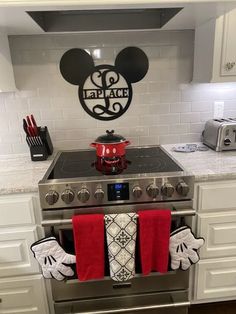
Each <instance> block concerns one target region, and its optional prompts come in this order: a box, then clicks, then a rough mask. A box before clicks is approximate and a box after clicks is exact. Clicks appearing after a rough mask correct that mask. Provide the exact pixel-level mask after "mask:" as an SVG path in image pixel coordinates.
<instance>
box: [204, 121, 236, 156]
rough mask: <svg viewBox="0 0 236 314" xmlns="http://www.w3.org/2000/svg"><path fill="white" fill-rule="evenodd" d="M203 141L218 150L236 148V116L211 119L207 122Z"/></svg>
mask: <svg viewBox="0 0 236 314" xmlns="http://www.w3.org/2000/svg"><path fill="white" fill-rule="evenodd" d="M203 143H204V144H205V145H207V146H209V147H211V148H212V149H214V150H215V151H217V152H220V151H225V150H235V149H236V118H227V119H226V118H222V119H211V120H208V121H207V122H206V124H205V129H204V131H203Z"/></svg>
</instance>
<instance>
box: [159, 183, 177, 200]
mask: <svg viewBox="0 0 236 314" xmlns="http://www.w3.org/2000/svg"><path fill="white" fill-rule="evenodd" d="M174 191H175V189H174V187H173V185H172V184H170V183H165V184H164V185H163V186H162V188H161V194H162V195H164V196H166V197H171V196H172V195H173V193H174Z"/></svg>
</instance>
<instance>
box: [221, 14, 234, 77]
mask: <svg viewBox="0 0 236 314" xmlns="http://www.w3.org/2000/svg"><path fill="white" fill-rule="evenodd" d="M235 30H236V9H233V10H231V11H229V12H228V13H226V14H225V16H224V31H223V46H222V60H221V75H223V76H233V75H236V39H235Z"/></svg>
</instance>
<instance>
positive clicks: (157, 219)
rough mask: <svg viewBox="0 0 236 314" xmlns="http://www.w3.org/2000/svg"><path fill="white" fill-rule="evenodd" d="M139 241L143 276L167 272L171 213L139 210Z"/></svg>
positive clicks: (164, 210) (158, 210) (160, 210)
mask: <svg viewBox="0 0 236 314" xmlns="http://www.w3.org/2000/svg"><path fill="white" fill-rule="evenodd" d="M138 215H139V241H140V257H141V266H142V273H143V275H148V274H149V273H150V272H151V271H157V272H160V273H165V272H167V270H168V260H169V239H170V226H171V211H170V210H169V209H157V210H140V211H139V212H138Z"/></svg>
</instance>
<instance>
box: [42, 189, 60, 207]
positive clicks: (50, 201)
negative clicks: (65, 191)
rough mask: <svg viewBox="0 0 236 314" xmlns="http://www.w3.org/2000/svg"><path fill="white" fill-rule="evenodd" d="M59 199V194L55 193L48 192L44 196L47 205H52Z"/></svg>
mask: <svg viewBox="0 0 236 314" xmlns="http://www.w3.org/2000/svg"><path fill="white" fill-rule="evenodd" d="M58 198H59V194H58V193H57V192H56V191H53V190H51V191H49V192H48V193H47V194H46V195H45V200H46V202H47V203H48V205H54V204H55V203H56V202H57V201H58Z"/></svg>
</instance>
